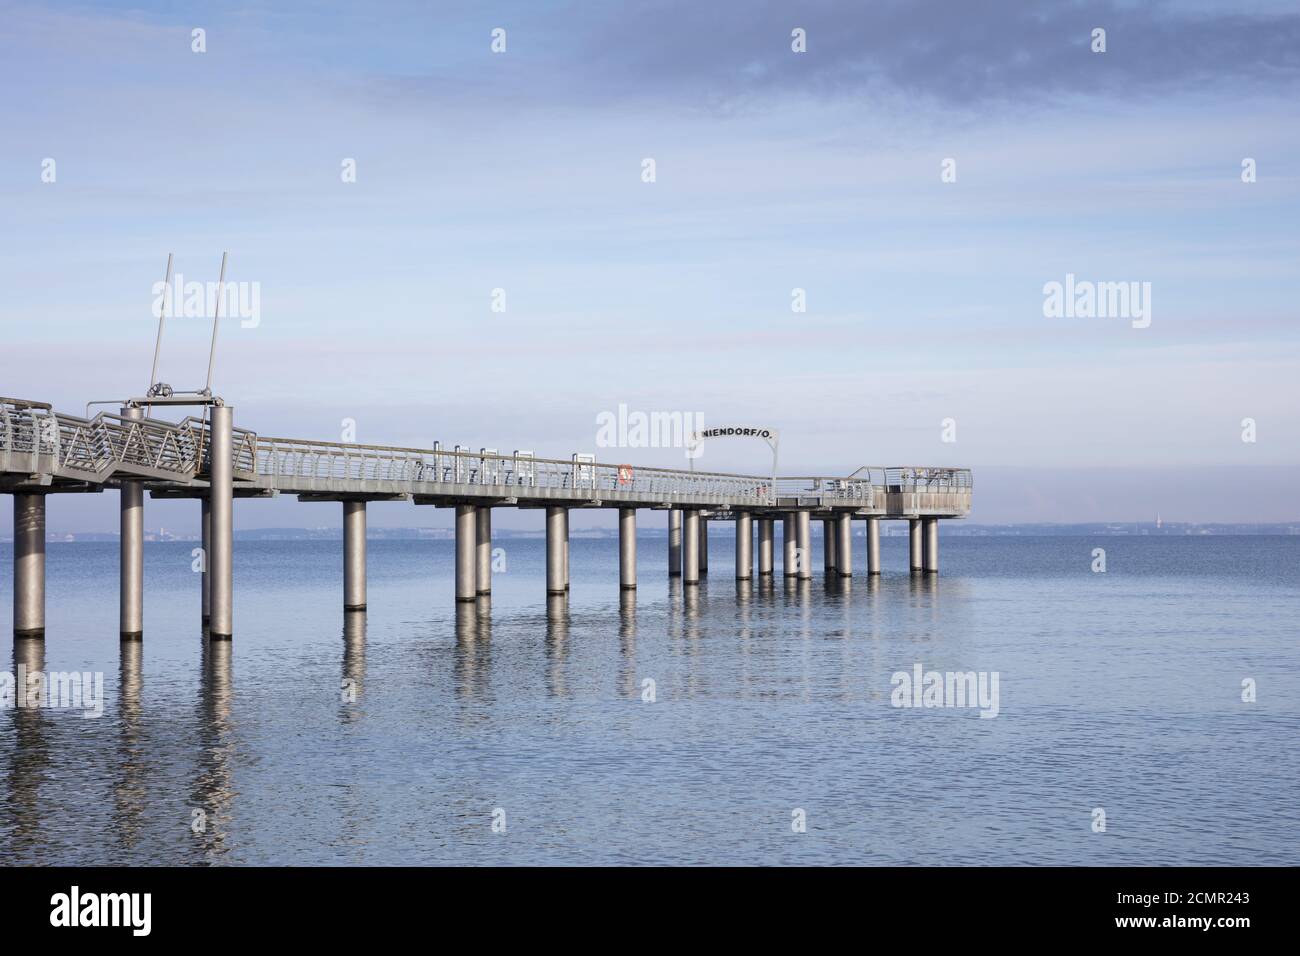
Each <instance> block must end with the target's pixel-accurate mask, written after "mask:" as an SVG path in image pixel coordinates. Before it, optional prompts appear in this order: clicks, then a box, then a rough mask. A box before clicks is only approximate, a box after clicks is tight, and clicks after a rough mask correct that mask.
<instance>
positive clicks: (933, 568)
mask: <svg viewBox="0 0 1300 956" xmlns="http://www.w3.org/2000/svg"><path fill="white" fill-rule="evenodd" d="M925 570H926V571H928V572H930V573H938V571H939V519H938V518H926V519H925Z"/></svg>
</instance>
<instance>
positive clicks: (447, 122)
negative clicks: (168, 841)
mask: <svg viewBox="0 0 1300 956" xmlns="http://www.w3.org/2000/svg"><path fill="white" fill-rule="evenodd" d="M701 7H703V9H700V8H701ZM0 18H2V21H3V22H4V24H5V28H4V31H3V33H2V34H0V80H3V82H4V87H5V89H6V90H7V95H6V97H5V98H4V100H3V104H0V110H3V119H4V123H3V130H4V135H3V139H2V140H0V190H3V208H4V210H5V215H4V225H5V227H6V228H5V230H4V232H5V238H4V239H3V240H2V241H3V243H4V247H5V254H4V256H3V257H2V258H0V281H2V282H3V287H4V289H5V296H4V299H3V306H0V323H3V339H2V340H0V341H2V342H3V347H2V350H3V356H4V358H3V362H0V373H2V374H0V382H2V383H3V384H2V385H0V393H3V394H9V395H18V396H22V397H29V398H36V399H41V400H46V401H53V402H55V403H56V404H58V405H59V406H61V407H63V408H66V409H69V410H76V409H78V408H80V407H81V406H82V405H83V404H84V402H85V401H87V400H89V399H101V398H115V397H119V396H122V395H125V394H127V393H133V394H134V393H138V392H139V391H140V390H141V389H142V388H143V387H144V386H145V385H146V384H147V378H148V363H149V360H150V357H151V350H152V343H153V334H154V320H153V318H152V316H151V315H150V311H149V308H150V303H151V300H152V296H151V288H152V285H153V283H154V282H156V281H158V280H159V279H160V278H161V274H162V270H163V266H164V263H165V260H166V255H167V253H168V252H174V253H175V254H176V257H177V268H178V269H179V270H180V271H181V272H183V273H184V274H185V276H186V277H187V278H189V279H200V280H210V279H214V278H215V275H216V270H217V266H218V263H219V260H220V254H221V252H222V251H223V250H229V252H230V254H231V268H230V275H229V277H230V278H231V279H232V280H237V281H256V282H258V283H260V287H261V297H262V315H261V322H260V324H259V325H258V326H257V327H256V328H239V327H238V325H237V324H235V323H230V324H228V326H227V327H226V328H225V329H224V330H223V334H222V341H221V345H220V353H219V358H218V368H217V382H216V384H217V390H218V391H219V392H220V393H221V394H222V395H224V396H225V397H226V399H227V400H228V401H229V402H231V403H232V404H234V405H235V406H236V415H237V419H238V421H239V423H240V424H242V425H244V426H246V427H250V428H253V429H254V430H256V431H259V432H262V433H264V434H287V435H293V436H297V437H313V438H336V437H338V434H339V431H340V423H341V421H342V419H344V418H352V419H355V420H356V422H357V438H358V440H359V441H363V442H375V443H382V444H417V445H428V444H429V443H430V442H432V441H433V440H435V439H437V440H441V441H442V442H443V443H444V444H448V445H450V444H455V443H462V444H467V445H470V446H473V447H480V446H489V447H497V448H502V449H512V448H531V449H533V450H535V451H537V452H538V453H539V454H548V455H555V456H557V457H567V456H568V455H569V454H570V453H572V452H574V451H587V450H590V451H596V450H597V449H596V448H595V447H594V438H595V431H596V425H595V423H596V416H597V415H598V414H599V413H600V412H602V411H606V410H612V409H615V408H617V406H618V404H619V403H626V404H627V405H628V406H630V407H631V408H633V409H641V410H645V411H656V410H659V411H667V410H681V411H691V412H699V413H701V414H702V415H703V417H704V420H705V422H706V423H707V424H726V423H732V422H738V423H745V424H748V423H758V424H764V425H771V426H774V427H777V428H780V429H781V431H782V435H783V442H782V459H783V461H785V462H788V463H790V464H791V465H792V466H794V465H795V463H797V467H798V469H799V470H800V471H804V472H807V471H812V470H816V471H819V472H829V473H843V472H847V471H850V470H852V469H853V468H855V467H857V466H859V465H862V464H866V463H873V464H894V463H916V464H960V465H969V466H972V467H974V468H976V469H977V479H976V480H977V484H978V487H979V489H980V494H979V495H977V498H979V499H980V503H978V504H977V510H976V514H975V518H976V519H977V520H979V519H983V520H988V521H1010V520H1016V519H1017V518H1019V519H1023V520H1104V519H1108V518H1114V519H1129V520H1131V519H1137V518H1142V517H1147V516H1150V515H1151V513H1152V512H1153V511H1154V510H1155V509H1156V508H1159V509H1160V510H1161V511H1162V513H1163V514H1164V516H1165V518H1166V519H1167V520H1179V519H1183V520H1215V519H1221V520H1260V521H1272V520H1288V519H1295V518H1297V514H1296V511H1295V507H1294V505H1293V503H1292V502H1293V500H1294V496H1293V495H1290V494H1286V493H1285V492H1286V490H1287V489H1288V488H1289V487H1290V486H1292V485H1293V484H1294V482H1295V479H1296V477H1298V476H1300V471H1298V469H1297V466H1298V465H1300V453H1298V452H1297V449H1298V448H1300V425H1298V424H1297V415H1296V410H1297V408H1300V401H1298V399H1300V385H1297V373H1298V372H1300V323H1298V321H1297V319H1298V318H1300V317H1298V316H1297V302H1298V301H1300V296H1298V293H1300V266H1298V262H1300V243H1298V242H1297V236H1296V232H1297V226H1296V224H1297V223H1298V222H1300V202H1298V198H1300V175H1298V169H1297V155H1300V153H1298V151H1297V146H1298V145H1300V124H1298V123H1297V119H1298V118H1300V117H1298V116H1297V114H1298V113H1300V107H1297V105H1296V104H1297V103H1300V97H1298V96H1297V92H1298V90H1297V86H1298V85H1300V84H1298V82H1297V81H1298V79H1300V12H1297V10H1296V8H1295V5H1294V4H1280V3H1278V4H1270V3H1223V4H1215V3H1201V2H1198V3H1187V4H1177V5H1174V4H1167V5H1166V4H1111V3H1087V4H1041V5H1035V4H1026V3H1019V2H1006V3H989V4H955V3H954V4H935V3H918V2H903V3H873V4H871V5H869V6H867V5H862V4H849V3H839V4H822V3H808V4H790V3H745V4H740V3H718V4H708V5H701V4H688V3H646V4H638V5H636V6H635V10H633V11H629V10H627V9H625V8H624V7H623V5H607V4H596V3H591V4H577V3H572V4H558V3H557V4H538V3H520V4H509V3H499V4H491V3H472V4H471V3H462V4H415V3H411V4H351V3H349V4H342V3H336V4H324V5H320V4H313V5H311V6H310V7H307V6H306V5H303V6H297V5H293V4H284V3H277V4H240V3H222V4H194V5H189V4H172V3H162V4H141V3H136V4H131V5H114V4H95V5H93V6H92V5H84V6H83V5H76V4H32V3H4V2H0ZM195 27H201V28H203V29H204V30H206V40H207V52H206V53H203V54H196V53H193V52H191V30H192V29H193V28H195ZM494 27H502V28H504V29H505V30H506V31H507V51H506V52H505V53H504V54H493V53H492V52H491V50H490V48H489V44H490V31H491V30H492V29H493V28H494ZM794 27H802V28H804V29H805V30H806V31H807V37H808V39H807V48H808V51H807V53H804V54H795V53H793V52H792V51H791V49H790V31H791V29H793V28H794ZM1094 27H1102V28H1104V29H1106V31H1107V51H1106V52H1105V53H1102V54H1098V53H1093V52H1091V50H1090V49H1089V44H1090V34H1091V30H1092V29H1093V28H1094ZM47 157H48V158H53V159H55V160H56V162H57V181H56V182H55V183H42V182H41V163H42V160H43V159H45V158H47ZM646 157H652V158H654V160H655V162H656V167H657V169H656V171H657V180H656V181H655V182H654V183H644V182H642V181H641V175H640V173H641V162H642V160H643V159H644V158H646ZM949 157H951V158H953V159H954V160H955V161H956V169H957V180H956V182H951V183H944V182H941V179H940V164H941V162H942V161H943V160H944V159H945V158H949ZM1246 157H1250V158H1253V159H1254V160H1255V161H1256V164H1257V170H1258V180H1257V181H1256V182H1254V183H1250V184H1246V183H1243V182H1242V181H1241V162H1242V160H1243V158H1246ZM345 158H353V159H355V160H356V164H357V181H356V182H355V183H343V182H342V181H341V179H340V164H341V162H342V161H343V160H344V159H345ZM1067 273H1074V274H1075V275H1077V276H1079V277H1080V278H1084V279H1092V280H1096V281H1142V282H1150V283H1151V287H1152V323H1151V326H1150V327H1149V328H1146V329H1134V328H1132V327H1131V326H1130V323H1129V322H1127V321H1125V320H1122V319H1048V318H1045V317H1044V315H1043V311H1042V303H1043V293H1042V288H1043V285H1044V283H1047V282H1051V281H1061V280H1063V279H1064V277H1065V275H1066V274H1067ZM796 287H798V288H803V289H805V290H806V294H807V301H808V309H807V312H805V313H794V312H792V311H791V309H790V301H791V290H792V289H793V288H796ZM494 288H503V289H505V290H506V294H507V311H506V312H505V313H504V314H502V313H495V312H493V311H492V310H491V308H490V304H491V292H492V290H493V289H494ZM207 334H208V327H207V324H206V323H205V322H203V321H201V320H176V321H174V322H173V323H172V324H171V326H169V329H168V340H167V342H166V347H165V350H164V356H163V370H162V371H163V375H162V377H163V378H164V380H166V381H169V382H172V383H173V384H176V385H181V386H184V385H191V384H196V383H199V382H201V381H202V378H203V370H204V363H205V353H206V339H207ZM1246 417H1251V418H1254V419H1255V420H1256V422H1257V428H1258V440H1257V441H1256V442H1254V443H1244V442H1242V441H1241V427H1240V422H1241V420H1242V419H1243V418H1246ZM945 418H953V419H955V420H956V423H957V441H956V442H954V443H945V442H943V441H941V422H942V421H943V419H945ZM616 454H617V457H619V458H622V459H626V460H629V461H633V462H644V463H650V462H656V463H661V464H665V465H678V464H680V463H681V461H682V459H681V457H680V455H679V454H675V453H672V452H665V451H658V450H645V451H641V450H618V451H617V453H616ZM766 456H767V452H766V449H765V448H763V447H762V446H756V447H754V448H748V447H746V446H744V445H737V444H732V445H725V446H724V445H715V446H711V447H710V448H709V449H708V450H707V454H706V456H705V458H704V459H702V460H701V462H699V466H700V467H716V468H718V469H723V470H745V471H749V470H755V469H762V468H763V467H765V461H766ZM602 457H606V456H605V455H602ZM1210 473H1213V474H1215V475H1224V474H1226V475H1230V476H1237V477H1239V478H1240V480H1241V481H1242V483H1243V485H1244V486H1248V487H1251V488H1256V489H1263V490H1264V493H1261V494H1252V495H1246V496H1224V495H1222V494H1221V493H1220V492H1219V489H1220V488H1221V487H1222V485H1221V482H1222V480H1223V479H1222V478H1216V479H1215V488H1216V490H1215V493H1214V494H1207V492H1206V484H1207V482H1206V478H1205V476H1206V475H1208V474H1210ZM1134 475H1141V476H1149V481H1147V480H1139V481H1134V480H1133V476H1134ZM981 476H988V480H982V479H981ZM1162 505H1163V506H1162ZM1153 506H1154V507H1153ZM2 507H4V508H5V509H6V514H7V508H8V502H7V501H6V502H4V504H3V505H2ZM168 507H172V508H174V507H176V506H174V505H168V506H164V505H162V504H159V505H157V506H153V508H154V510H152V511H151V515H150V520H149V524H150V526H151V527H152V526H155V525H156V523H157V521H156V520H154V519H155V516H162V517H167V516H168V515H170V514H173V512H169V511H167V510H166V509H167V508H168ZM255 507H256V508H257V511H256V512H254V510H253V508H254V506H249V507H241V509H240V512H241V514H240V519H239V521H240V524H242V525H244V526H252V525H256V524H314V523H318V522H326V521H328V520H330V519H334V520H336V519H337V516H336V515H333V513H332V511H331V514H330V515H329V516H328V517H327V516H326V515H325V514H324V509H322V508H317V509H311V512H310V513H311V514H312V515H313V517H312V518H310V519H307V518H304V517H303V515H304V514H306V512H302V511H299V510H295V506H294V505H293V504H292V503H290V502H277V503H267V504H259V505H256V506H255ZM158 509H162V510H158ZM380 510H381V509H376V520H377V521H379V522H380V523H385V524H427V523H441V522H442V520H443V518H442V516H440V515H434V514H433V513H432V512H430V511H427V510H424V509H421V510H418V511H417V510H414V509H410V508H405V509H401V508H393V509H382V515H381V514H379V512H380ZM176 513H178V514H179V513H180V512H176ZM184 515H185V516H186V517H185V520H188V512H185V513H184ZM115 520H116V519H115V515H114V513H113V509H112V508H111V507H109V506H108V504H107V499H103V500H98V501H97V500H94V499H86V500H84V501H79V502H71V501H69V502H68V503H67V504H66V505H65V504H63V503H60V504H59V507H58V508H52V509H51V516H50V523H51V527H67V528H69V529H74V528H85V529H89V528H95V527H101V526H102V527H112V526H113V525H114V523H115ZM178 520H179V519H178ZM521 520H523V522H524V523H525V524H526V523H527V520H529V519H528V518H526V517H524V518H521ZM585 520H592V521H595V520H599V518H598V517H597V516H592V517H591V518H590V519H585Z"/></svg>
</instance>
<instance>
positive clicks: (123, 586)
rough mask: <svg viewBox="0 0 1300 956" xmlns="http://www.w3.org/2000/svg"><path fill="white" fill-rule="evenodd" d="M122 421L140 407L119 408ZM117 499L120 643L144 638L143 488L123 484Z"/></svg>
mask: <svg viewBox="0 0 1300 956" xmlns="http://www.w3.org/2000/svg"><path fill="white" fill-rule="evenodd" d="M121 415H122V417H123V418H126V419H129V420H133V421H138V420H139V419H141V418H143V417H144V409H142V408H123V409H122V410H121ZM120 495H121V500H120V505H121V508H120V518H121V524H120V531H121V533H120V535H119V536H118V553H119V558H120V568H119V571H118V574H119V578H118V601H117V610H118V634H119V635H120V637H121V639H122V640H124V641H138V640H141V639H142V638H143V637H144V485H143V484H141V483H140V482H138V481H123V482H122V487H121V492H120Z"/></svg>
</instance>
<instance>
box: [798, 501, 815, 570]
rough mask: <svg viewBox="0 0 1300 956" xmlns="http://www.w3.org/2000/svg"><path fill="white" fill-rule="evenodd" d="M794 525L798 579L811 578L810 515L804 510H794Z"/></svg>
mask: <svg viewBox="0 0 1300 956" xmlns="http://www.w3.org/2000/svg"><path fill="white" fill-rule="evenodd" d="M795 527H796V528H797V529H798V535H799V580H801V581H811V580H812V516H811V515H810V514H808V512H806V511H796V512H795Z"/></svg>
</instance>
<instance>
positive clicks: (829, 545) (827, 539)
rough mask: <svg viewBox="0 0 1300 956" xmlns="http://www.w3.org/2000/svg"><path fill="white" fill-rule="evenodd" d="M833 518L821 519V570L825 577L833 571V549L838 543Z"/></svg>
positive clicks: (834, 563)
mask: <svg viewBox="0 0 1300 956" xmlns="http://www.w3.org/2000/svg"><path fill="white" fill-rule="evenodd" d="M835 527H836V525H835V519H834V518H823V519H822V571H823V572H824V573H825V575H826V577H828V578H829V577H830V576H831V575H833V574H834V573H835V567H836V562H835V551H836V547H837V546H838V545H839V535H838V534H836V532H835Z"/></svg>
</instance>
